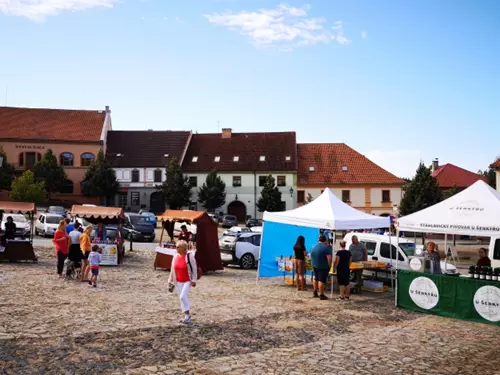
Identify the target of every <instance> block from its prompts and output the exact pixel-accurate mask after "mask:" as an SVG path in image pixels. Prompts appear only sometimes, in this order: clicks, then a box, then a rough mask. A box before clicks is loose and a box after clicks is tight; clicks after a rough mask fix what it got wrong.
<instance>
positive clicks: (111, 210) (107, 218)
mask: <svg viewBox="0 0 500 375" xmlns="http://www.w3.org/2000/svg"><path fill="white" fill-rule="evenodd" d="M71 216H73V217H75V218H82V219H85V220H86V221H88V222H89V223H91V224H93V225H98V224H102V225H103V235H102V237H100V236H99V235H97V234H96V233H93V235H92V245H98V246H99V247H100V248H101V254H102V262H101V265H104V266H116V265H118V264H122V263H123V258H124V257H125V246H124V245H123V229H122V225H123V221H124V219H125V216H124V213H123V208H121V207H100V206H79V205H73V207H72V208H71Z"/></svg>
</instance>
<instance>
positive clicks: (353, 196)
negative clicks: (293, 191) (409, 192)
mask: <svg viewBox="0 0 500 375" xmlns="http://www.w3.org/2000/svg"><path fill="white" fill-rule="evenodd" d="M297 149H298V160H299V163H298V184H297V202H298V204H299V205H302V204H304V203H307V201H308V200H310V199H315V198H317V197H318V196H319V195H320V194H321V193H322V192H323V190H324V189H325V188H327V187H328V188H330V189H331V190H332V192H333V193H334V194H335V195H336V196H337V197H338V198H339V199H342V200H343V201H344V202H346V203H348V204H350V205H351V206H352V207H354V208H357V209H359V210H361V211H364V212H366V213H370V214H373V215H381V216H389V215H393V214H395V213H396V211H397V208H398V207H399V203H400V202H401V198H402V194H403V193H402V187H403V184H404V180H402V179H400V178H398V177H396V176H394V175H393V174H391V173H389V172H387V171H386V170H385V169H383V168H381V167H379V166H378V165H376V164H375V163H373V162H372V161H371V160H369V159H368V158H366V157H365V156H363V155H361V154H360V153H358V152H357V151H355V150H354V149H352V148H350V147H349V146H347V145H345V144H343V143H318V144H313V143H310V144H298V145H297Z"/></svg>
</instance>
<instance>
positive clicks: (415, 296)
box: [409, 276, 439, 310]
mask: <svg viewBox="0 0 500 375" xmlns="http://www.w3.org/2000/svg"><path fill="white" fill-rule="evenodd" d="M409 292H410V298H411V299H412V301H413V302H414V303H415V305H417V306H418V307H420V308H421V309H425V310H430V309H432V308H433V307H435V306H437V304H438V303H439V291H438V288H437V286H436V284H434V281H432V280H431V279H429V278H428V277H423V276H421V277H417V278H416V279H414V280H413V281H412V282H411V284H410V288H409Z"/></svg>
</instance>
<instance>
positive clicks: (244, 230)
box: [224, 227, 251, 234]
mask: <svg viewBox="0 0 500 375" xmlns="http://www.w3.org/2000/svg"><path fill="white" fill-rule="evenodd" d="M248 232H251V230H250V228H246V227H231V228H229V229H228V230H226V231H224V234H228V233H248Z"/></svg>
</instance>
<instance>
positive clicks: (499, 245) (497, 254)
mask: <svg viewBox="0 0 500 375" xmlns="http://www.w3.org/2000/svg"><path fill="white" fill-rule="evenodd" d="M493 259H496V260H500V239H496V240H495V247H494V248H493Z"/></svg>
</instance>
